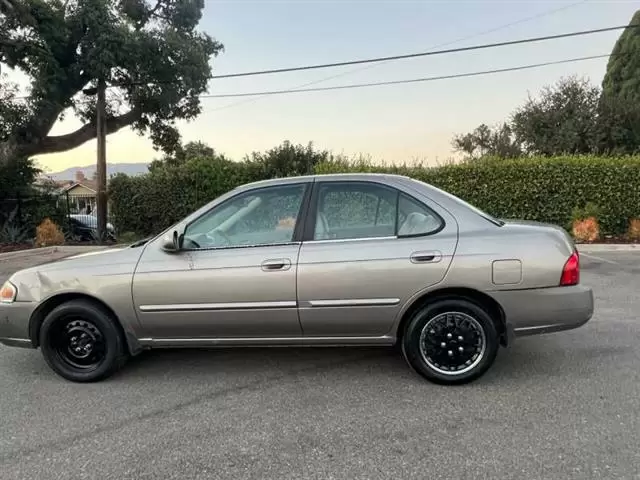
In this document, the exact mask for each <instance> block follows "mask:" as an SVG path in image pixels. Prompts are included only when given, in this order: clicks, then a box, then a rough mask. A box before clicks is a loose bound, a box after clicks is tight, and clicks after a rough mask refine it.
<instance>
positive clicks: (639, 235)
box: [627, 218, 640, 240]
mask: <svg viewBox="0 0 640 480" xmlns="http://www.w3.org/2000/svg"><path fill="white" fill-rule="evenodd" d="M627 237H628V238H629V240H640V218H632V219H631V220H630V221H629V229H628V230H627Z"/></svg>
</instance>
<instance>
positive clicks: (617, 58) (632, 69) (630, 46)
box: [602, 10, 640, 104]
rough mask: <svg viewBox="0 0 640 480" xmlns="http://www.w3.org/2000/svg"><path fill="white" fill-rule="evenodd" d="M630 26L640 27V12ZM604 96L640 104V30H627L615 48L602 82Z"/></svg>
mask: <svg viewBox="0 0 640 480" xmlns="http://www.w3.org/2000/svg"><path fill="white" fill-rule="evenodd" d="M630 25H640V10H638V11H637V12H636V13H635V14H634V15H633V18H632V19H631V22H630ZM602 91H603V96H604V97H606V98H616V99H618V100H621V101H626V102H632V103H635V104H638V103H639V102H640V28H627V29H625V30H624V31H623V32H622V34H621V35H620V37H619V38H618V41H617V42H616V44H615V45H614V47H613V51H612V52H611V57H609V62H608V64H607V71H606V74H605V76H604V79H603V81H602Z"/></svg>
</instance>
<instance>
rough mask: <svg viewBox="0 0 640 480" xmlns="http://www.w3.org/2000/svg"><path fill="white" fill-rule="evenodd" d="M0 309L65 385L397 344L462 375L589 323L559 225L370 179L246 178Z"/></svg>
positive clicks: (14, 334) (569, 244)
mask: <svg viewBox="0 0 640 480" xmlns="http://www.w3.org/2000/svg"><path fill="white" fill-rule="evenodd" d="M0 302H1V303H0V342H2V343H4V344H5V345H12V346H19V347H29V348H38V347H39V348H40V349H41V351H42V353H43V355H44V358H45V360H46V362H47V363H48V364H49V366H50V367H51V368H52V369H53V370H54V371H55V372H57V373H58V374H59V375H61V376H62V377H64V378H66V379H69V380H72V381H78V382H88V381H96V380H100V379H103V378H106V377H108V376H109V375H111V374H113V373H114V372H115V371H116V370H117V369H118V368H119V367H121V366H122V365H123V364H124V363H125V361H126V359H127V358H128V357H130V356H132V355H137V354H139V353H140V352H141V351H143V350H145V349H150V348H157V347H217V346H256V345H270V346H273V345H277V346H296V345H305V346H346V345H381V346H385V345H386V346H393V345H398V346H399V347H401V350H402V353H403V355H404V357H405V358H406V360H407V362H408V363H409V365H410V366H411V367H412V368H413V369H414V370H415V371H416V372H418V373H419V374H420V375H422V376H424V377H425V378H427V379H428V380H431V381H433V382H437V383H445V384H455V383H464V382H469V381H471V380H474V379H476V378H478V377H480V376H481V375H482V374H483V373H484V372H486V371H487V369H488V368H489V367H490V366H491V364H492V363H493V361H494V359H495V357H496V353H497V351H498V348H499V346H500V345H503V346H506V345H508V344H510V343H511V342H512V341H513V339H514V338H516V337H518V336H522V335H531V334H540V333H548V332H555V331H560V330H568V329H572V328H576V327H579V326H581V325H583V324H584V323H586V322H587V321H588V320H589V319H590V318H591V316H592V313H593V295H592V292H591V290H590V289H589V288H588V287H586V286H583V285H581V284H580V261H579V256H578V252H577V250H576V248H575V246H574V244H573V241H572V239H571V238H570V237H569V236H568V234H567V233H566V232H565V231H564V230H562V229H561V228H559V227H555V226H552V225H546V224H537V223H533V222H517V221H503V220H500V219H497V218H493V217H492V216H490V215H488V214H486V213H484V212H482V211H480V210H478V209H477V208H474V207H473V206H471V205H469V204H467V203H465V202H463V201H462V200H460V199H459V198H457V197H455V196H452V195H450V194H448V193H446V192H443V191H442V190H439V189H437V188H435V187H433V186H431V185H428V184H425V183H422V182H420V181H417V180H414V179H411V178H408V177H403V176H394V175H375V174H345V175H319V176H309V177H297V178H285V179H275V180H267V181H263V182H257V183H252V184H249V185H244V186H242V187H239V188H236V189H235V190H233V191H231V192H228V193H226V194H225V195H223V196H221V197H220V198H217V199H216V200H214V201H213V202H211V203H210V204H208V205H206V206H204V207H202V208H201V209H199V210H197V211H196V212H194V213H192V214H191V215H189V216H188V217H187V218H185V219H183V220H182V221H180V222H179V223H178V224H176V225H174V226H172V227H171V228H169V229H167V230H166V231H164V232H162V233H160V234H159V235H158V236H156V237H154V238H150V239H147V240H145V241H141V242H138V243H136V244H133V245H129V246H126V247H122V248H112V249H108V250H106V251H100V252H97V253H92V254H84V255H79V256H75V257H71V258H67V259H65V260H62V261H59V262H55V263H50V264H46V265H42V266H39V267H36V268H30V269H26V270H22V271H19V272H17V273H15V274H14V275H13V276H12V277H11V278H10V279H9V280H8V281H7V283H5V284H4V286H3V287H2V290H1V291H0Z"/></svg>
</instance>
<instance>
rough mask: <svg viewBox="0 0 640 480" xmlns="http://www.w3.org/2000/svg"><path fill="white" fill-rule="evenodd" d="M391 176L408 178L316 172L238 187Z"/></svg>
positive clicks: (379, 178) (381, 178)
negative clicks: (315, 173) (314, 173)
mask: <svg viewBox="0 0 640 480" xmlns="http://www.w3.org/2000/svg"><path fill="white" fill-rule="evenodd" d="M391 178H405V179H407V178H409V177H407V176H405V175H396V174H389V173H326V174H318V175H300V176H297V177H281V178H271V179H268V180H258V181H256V182H251V183H246V184H244V185H242V186H241V187H238V188H242V189H244V188H254V187H263V186H265V187H266V186H269V185H287V184H290V183H301V182H313V181H316V180H322V181H332V180H333V181H339V180H343V181H344V180H353V181H357V180H362V181H366V180H374V179H377V180H385V179H391Z"/></svg>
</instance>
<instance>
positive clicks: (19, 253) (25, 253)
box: [0, 245, 110, 262]
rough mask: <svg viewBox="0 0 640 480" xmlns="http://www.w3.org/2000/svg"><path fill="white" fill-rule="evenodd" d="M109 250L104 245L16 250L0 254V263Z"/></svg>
mask: <svg viewBox="0 0 640 480" xmlns="http://www.w3.org/2000/svg"><path fill="white" fill-rule="evenodd" d="M106 248H110V247H108V246H105V245H87V246H85V245H60V246H56V247H41V248H30V249H28V250H16V251H15V252H6V253H0V262H2V261H5V260H17V259H20V258H25V257H34V256H46V255H53V254H55V253H61V254H68V255H76V254H79V253H86V252H95V251H97V250H103V249H106Z"/></svg>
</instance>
